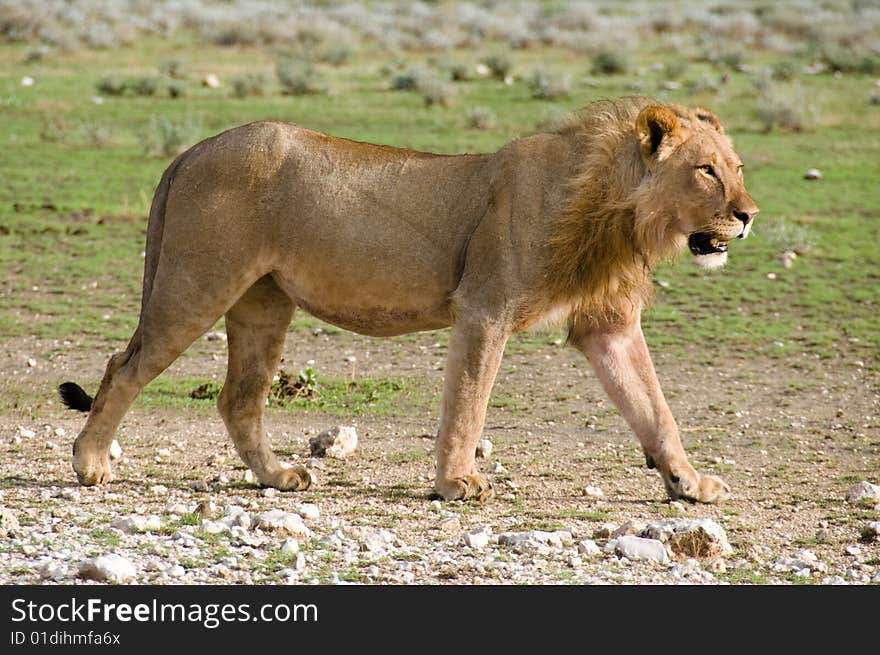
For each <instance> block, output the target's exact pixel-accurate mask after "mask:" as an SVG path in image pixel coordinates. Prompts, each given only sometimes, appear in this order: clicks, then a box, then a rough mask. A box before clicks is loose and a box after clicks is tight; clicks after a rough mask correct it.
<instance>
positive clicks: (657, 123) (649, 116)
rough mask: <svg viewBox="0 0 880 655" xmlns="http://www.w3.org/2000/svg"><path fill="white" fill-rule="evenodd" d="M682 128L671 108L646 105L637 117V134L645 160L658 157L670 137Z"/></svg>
mask: <svg viewBox="0 0 880 655" xmlns="http://www.w3.org/2000/svg"><path fill="white" fill-rule="evenodd" d="M680 129H681V124H680V123H679V122H678V117H677V116H676V115H675V114H674V113H673V112H672V110H671V109H669V108H667V107H661V106H660V105H651V106H650V107H645V108H644V109H643V110H642V111H641V113H639V116H638V118H636V135H637V136H638V138H639V143H640V144H641V146H642V155H643V156H644V158H645V161H649V162H650V161H653V160H654V159H656V158H657V157H658V156H659V155H660V154H661V151H662V150H663V149H664V146H666V145H668V143H669V139H670V137H671V136H673V135H674V134H675V133H676V132H678V130H680Z"/></svg>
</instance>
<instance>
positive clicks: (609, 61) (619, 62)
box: [592, 50, 629, 75]
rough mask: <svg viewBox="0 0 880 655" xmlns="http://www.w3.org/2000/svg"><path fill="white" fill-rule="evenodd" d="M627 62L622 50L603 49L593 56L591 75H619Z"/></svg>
mask: <svg viewBox="0 0 880 655" xmlns="http://www.w3.org/2000/svg"><path fill="white" fill-rule="evenodd" d="M628 66H629V64H628V62H627V58H626V55H625V54H624V53H622V52H615V51H612V50H603V51H602V52H600V53H599V54H597V55H596V56H595V57H593V68H592V73H593V75H621V74H623V73H625V72H626V71H627V68H628Z"/></svg>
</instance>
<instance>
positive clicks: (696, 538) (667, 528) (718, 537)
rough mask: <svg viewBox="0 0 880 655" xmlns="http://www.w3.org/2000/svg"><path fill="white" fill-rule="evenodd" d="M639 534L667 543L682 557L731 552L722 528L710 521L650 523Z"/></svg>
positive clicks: (721, 554)
mask: <svg viewBox="0 0 880 655" xmlns="http://www.w3.org/2000/svg"><path fill="white" fill-rule="evenodd" d="M640 534H641V536H642V537H647V538H649V539H657V540H659V541H662V542H663V543H666V544H669V548H670V550H672V552H673V553H675V554H676V555H682V556H685V557H706V558H718V557H725V556H727V555H730V554H731V553H732V552H733V547H732V546H731V545H730V542H728V540H727V533H726V532H725V531H724V528H722V527H721V526H720V525H718V524H717V523H716V522H715V521H713V520H711V519H687V518H674V519H666V520H665V521H659V522H658V523H652V524H651V525H649V526H647V527H646V528H645V529H644V530H642V531H641V533H640Z"/></svg>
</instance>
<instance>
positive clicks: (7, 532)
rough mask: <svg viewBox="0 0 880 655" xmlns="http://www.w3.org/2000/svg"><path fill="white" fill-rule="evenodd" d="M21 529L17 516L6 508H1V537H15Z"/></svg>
mask: <svg viewBox="0 0 880 655" xmlns="http://www.w3.org/2000/svg"><path fill="white" fill-rule="evenodd" d="M20 529H21V526H20V525H19V523H18V518H16V516H15V514H13V513H12V512H11V511H10V510H8V509H6V508H5V507H0V537H11V536H15V535H16V534H17V533H18V531H19V530H20Z"/></svg>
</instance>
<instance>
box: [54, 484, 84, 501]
mask: <svg viewBox="0 0 880 655" xmlns="http://www.w3.org/2000/svg"><path fill="white" fill-rule="evenodd" d="M58 495H59V496H61V498H63V499H64V500H74V501H76V500H79V497H80V493H79V489H74V488H73V487H67V488H66V489H62V490H61V493H59V494H58Z"/></svg>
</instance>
